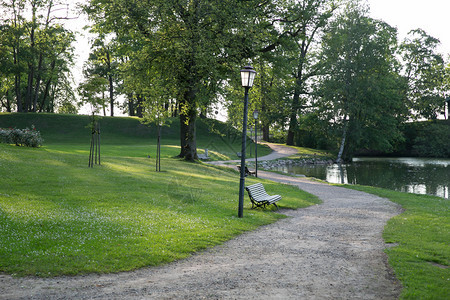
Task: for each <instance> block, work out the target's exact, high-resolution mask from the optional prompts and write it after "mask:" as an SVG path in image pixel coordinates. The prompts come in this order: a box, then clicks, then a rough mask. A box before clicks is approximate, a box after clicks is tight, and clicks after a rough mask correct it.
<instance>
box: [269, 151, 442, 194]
mask: <svg viewBox="0 0 450 300" xmlns="http://www.w3.org/2000/svg"><path fill="white" fill-rule="evenodd" d="M276 170H278V171H282V172H285V173H290V174H303V175H306V176H308V177H315V178H319V179H322V180H326V181H328V182H331V183H348V184H361V185H369V186H376V187H382V188H386V189H391V190H396V191H401V192H408V193H416V194H430V195H436V196H439V197H443V198H446V199H449V188H450V159H427V158H379V157H377V158H370V157H364V158H354V159H353V162H352V163H349V164H343V165H342V166H341V168H340V167H339V165H337V164H333V165H305V166H290V165H288V166H282V167H278V168H276Z"/></svg>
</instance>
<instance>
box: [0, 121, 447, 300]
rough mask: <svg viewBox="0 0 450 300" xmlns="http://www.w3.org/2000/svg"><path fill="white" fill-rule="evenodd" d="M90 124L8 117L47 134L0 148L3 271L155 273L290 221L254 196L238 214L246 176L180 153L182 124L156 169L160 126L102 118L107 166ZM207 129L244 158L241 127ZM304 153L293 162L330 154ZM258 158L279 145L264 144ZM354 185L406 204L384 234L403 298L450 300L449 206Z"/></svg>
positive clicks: (207, 143)
mask: <svg viewBox="0 0 450 300" xmlns="http://www.w3.org/2000/svg"><path fill="white" fill-rule="evenodd" d="M90 122H91V119H90V117H89V116H77V115H61V114H29V113H28V114H24V113H22V114H17V113H14V114H9V113H7V114H0V127H7V126H8V125H10V126H13V127H16V128H26V127H31V124H36V127H37V129H38V130H39V131H40V132H42V136H43V138H44V139H45V144H44V145H43V146H42V147H40V148H31V147H30V148H29V147H16V146H15V145H14V144H0V153H1V156H0V174H1V175H2V180H1V181H0V191H1V192H0V203H1V209H0V230H1V232H2V234H1V235H0V272H6V273H9V274H14V275H15V276H26V275H34V276H40V277H49V276H58V275H64V274H65V275H77V274H86V273H107V272H119V271H126V270H134V269H136V268H140V267H143V266H156V265H161V264H164V263H167V262H170V261H173V260H176V259H180V258H184V257H187V256H189V255H191V254H192V253H194V252H196V251H199V250H201V249H205V248H207V247H212V246H214V245H218V244H220V243H222V242H224V241H226V240H228V239H231V238H233V237H234V236H236V235H238V234H240V233H242V232H244V231H247V230H252V229H255V228H257V227H258V226H261V225H264V224H269V223H271V222H275V221H276V220H278V219H280V218H283V216H282V215H280V214H277V213H276V211H272V210H271V209H266V210H262V209H256V210H251V209H250V208H251V204H250V202H249V201H248V199H247V198H246V199H247V200H246V202H245V211H244V215H245V217H244V218H238V217H237V198H238V185H239V182H238V181H239V175H238V173H237V171H235V170H232V169H229V168H222V167H216V166H212V165H208V164H204V163H195V164H193V163H189V162H186V161H185V160H183V159H179V158H176V155H177V154H178V153H179V145H178V134H179V129H180V128H179V126H178V123H177V122H172V123H171V124H170V126H165V127H162V131H163V136H164V137H165V138H164V139H163V143H162V145H161V147H162V152H161V153H162V165H163V168H162V172H155V171H154V162H155V156H154V155H153V154H152V153H154V152H155V149H156V147H157V145H156V140H155V138H154V137H155V135H156V132H157V130H158V124H157V123H153V124H148V125H147V126H145V125H143V124H142V123H141V122H139V120H138V119H137V118H129V117H128V118H124V117H114V118H111V117H103V118H100V120H99V122H100V123H101V128H102V131H101V139H102V163H101V165H96V166H94V168H88V167H87V165H88V154H89V150H88V149H89V139H90V133H91V130H90V128H89V124H90ZM198 130H199V133H200V135H199V136H201V137H202V138H201V139H199V146H200V147H209V148H210V149H211V151H210V153H211V158H212V159H216V160H220V159H233V158H236V151H238V149H240V138H239V134H238V132H236V130H235V129H233V128H228V129H227V125H226V124H224V123H221V122H217V121H214V120H207V119H206V120H200V121H199V123H198ZM220 132H228V133H227V134H226V135H223V134H220ZM233 132H234V133H233ZM233 135H235V136H236V137H234V136H233ZM215 145H216V146H217V147H215ZM297 149H298V150H299V153H298V154H297V155H294V156H292V157H291V158H292V159H304V158H311V157H313V158H317V157H319V158H327V157H328V155H329V153H327V152H325V151H320V150H315V149H310V148H297ZM258 152H259V153H261V154H262V155H264V154H267V153H268V152H269V150H268V149H267V148H266V147H263V146H262V145H260V148H259V149H258ZM149 156H150V157H149ZM256 182H263V183H264V186H265V187H266V189H267V190H268V191H269V192H270V193H277V194H282V195H283V199H282V200H281V201H279V205H280V206H281V207H282V208H288V209H289V208H290V209H298V208H302V207H307V206H309V205H315V204H320V201H319V200H318V199H317V197H315V196H312V195H310V194H308V193H305V192H303V191H301V190H299V189H297V188H294V187H291V186H288V185H283V184H278V183H275V182H271V181H266V180H262V179H258V180H256V179H255V178H247V183H248V184H251V183H256ZM346 187H347V188H354V189H358V190H362V191H365V192H368V193H373V194H376V195H379V196H381V197H385V198H388V199H390V200H391V201H393V202H395V203H398V204H400V205H401V206H402V208H403V209H404V212H403V213H401V214H400V215H398V216H396V217H394V218H392V219H391V220H390V221H389V222H388V224H387V226H386V227H385V230H384V234H383V237H384V239H385V241H386V243H388V244H391V245H392V247H388V248H387V250H386V253H387V255H388V257H389V264H390V266H392V268H393V269H394V271H395V275H396V277H397V278H398V279H399V280H400V281H401V283H402V285H403V291H402V299H445V298H446V296H447V295H448V293H449V290H448V265H449V261H448V260H449V257H450V254H449V253H448V251H449V249H448V245H447V243H448V240H449V238H450V236H449V234H450V233H449V232H450V231H449V224H448V219H449V207H448V206H449V203H448V201H446V200H445V199H442V198H438V197H432V196H426V195H414V194H407V193H401V192H394V191H388V190H384V189H380V188H372V187H363V186H346Z"/></svg>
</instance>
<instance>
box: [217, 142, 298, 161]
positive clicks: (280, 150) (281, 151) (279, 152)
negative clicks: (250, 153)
mask: <svg viewBox="0 0 450 300" xmlns="http://www.w3.org/2000/svg"><path fill="white" fill-rule="evenodd" d="M264 144H266V145H267V146H269V147H270V148H271V149H272V153H270V154H268V155H265V156H261V157H258V161H263V160H275V159H279V158H283V157H288V156H291V155H294V154H297V153H298V151H297V149H295V148H291V147H288V146H285V145H280V144H272V143H264ZM245 161H253V162H254V161H255V158H247V159H246V160H245ZM240 162H241V160H240V159H234V160H226V161H211V162H208V163H209V164H212V165H224V164H227V163H240Z"/></svg>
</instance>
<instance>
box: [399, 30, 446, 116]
mask: <svg viewBox="0 0 450 300" xmlns="http://www.w3.org/2000/svg"><path fill="white" fill-rule="evenodd" d="M439 44H440V41H439V40H438V39H436V38H434V37H432V36H430V35H428V34H427V33H426V32H425V31H424V30H422V29H415V30H411V31H410V32H409V34H408V36H407V37H406V39H405V40H404V41H403V42H402V43H401V45H400V53H401V55H402V58H403V65H404V69H403V72H404V76H405V78H406V80H407V83H408V89H407V91H406V98H407V100H408V105H409V109H410V115H411V117H412V118H413V119H418V118H426V119H436V118H437V117H438V115H439V114H440V112H441V110H442V105H443V103H444V100H445V99H444V97H443V94H444V81H445V63H444V59H443V57H442V55H441V54H439V53H437V52H436V48H437V46H438V45H439Z"/></svg>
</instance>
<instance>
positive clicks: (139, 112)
mask: <svg viewBox="0 0 450 300" xmlns="http://www.w3.org/2000/svg"><path fill="white" fill-rule="evenodd" d="M142 101H143V99H142V96H141V95H136V116H137V117H139V118H142V117H143V116H144V112H143V109H142Z"/></svg>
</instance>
